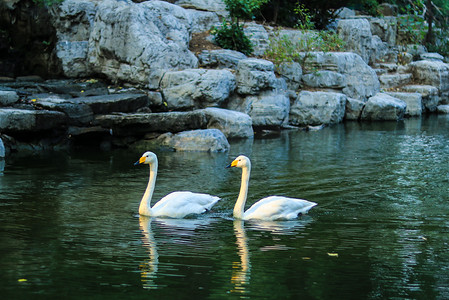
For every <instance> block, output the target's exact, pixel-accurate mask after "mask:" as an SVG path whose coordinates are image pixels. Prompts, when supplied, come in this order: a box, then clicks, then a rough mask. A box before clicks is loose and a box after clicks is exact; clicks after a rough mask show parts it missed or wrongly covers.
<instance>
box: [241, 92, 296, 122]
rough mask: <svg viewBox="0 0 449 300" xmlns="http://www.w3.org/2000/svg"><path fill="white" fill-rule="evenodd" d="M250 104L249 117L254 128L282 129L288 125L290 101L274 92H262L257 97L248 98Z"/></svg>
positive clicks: (283, 95)
mask: <svg viewBox="0 0 449 300" xmlns="http://www.w3.org/2000/svg"><path fill="white" fill-rule="evenodd" d="M246 101H248V102H249V103H251V109H250V111H249V115H250V117H251V119H252V122H253V126H255V127H276V128H279V127H282V126H284V125H287V124H288V114H289V111H290V99H289V98H288V97H287V96H286V95H285V94H282V93H277V92H275V91H271V92H264V93H261V94H259V95H257V96H248V97H246Z"/></svg>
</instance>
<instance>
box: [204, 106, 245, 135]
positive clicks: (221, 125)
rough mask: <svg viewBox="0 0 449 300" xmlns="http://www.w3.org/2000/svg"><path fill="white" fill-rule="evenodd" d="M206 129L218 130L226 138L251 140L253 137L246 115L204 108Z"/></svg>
mask: <svg viewBox="0 0 449 300" xmlns="http://www.w3.org/2000/svg"><path fill="white" fill-rule="evenodd" d="M204 113H205V114H206V118H207V128H208V129H219V130H220V131H221V132H223V134H224V135H225V136H226V137H227V138H228V139H231V138H251V137H253V136H254V132H253V127H252V120H251V118H250V116H248V115H247V114H244V113H241V112H238V111H233V110H228V109H222V108H212V107H210V108H206V109H205V110H204Z"/></svg>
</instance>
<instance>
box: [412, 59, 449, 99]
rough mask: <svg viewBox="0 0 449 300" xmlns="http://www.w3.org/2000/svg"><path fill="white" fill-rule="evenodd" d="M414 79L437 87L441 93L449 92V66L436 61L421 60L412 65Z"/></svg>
mask: <svg viewBox="0 0 449 300" xmlns="http://www.w3.org/2000/svg"><path fill="white" fill-rule="evenodd" d="M412 71H413V79H414V80H415V81H416V82H418V83H420V84H426V85H432V86H434V87H437V88H438V89H439V91H440V93H444V92H447V91H449V64H446V63H444V62H441V61H435V60H420V61H416V62H413V63H412Z"/></svg>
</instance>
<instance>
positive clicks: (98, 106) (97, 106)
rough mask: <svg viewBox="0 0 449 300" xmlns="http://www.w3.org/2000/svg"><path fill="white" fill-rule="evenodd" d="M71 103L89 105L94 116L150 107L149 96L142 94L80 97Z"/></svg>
mask: <svg viewBox="0 0 449 300" xmlns="http://www.w3.org/2000/svg"><path fill="white" fill-rule="evenodd" d="M71 101H73V102H75V103H82V104H86V105H88V106H89V107H90V108H91V109H92V112H93V113H94V114H109V113H112V112H135V111H137V110H138V109H139V108H143V107H148V105H149V100H148V96H147V95H146V94H142V93H140V94H128V93H124V94H111V95H102V96H91V97H78V98H75V99H73V100H71Z"/></svg>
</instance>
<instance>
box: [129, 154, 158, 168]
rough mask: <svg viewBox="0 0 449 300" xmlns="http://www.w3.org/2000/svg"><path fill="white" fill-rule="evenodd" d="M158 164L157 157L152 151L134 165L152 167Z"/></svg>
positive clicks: (143, 155)
mask: <svg viewBox="0 0 449 300" xmlns="http://www.w3.org/2000/svg"><path fill="white" fill-rule="evenodd" d="M155 162H157V156H156V154H154V153H153V152H151V151H147V152H145V153H144V154H142V157H141V158H140V159H139V160H138V161H136V163H135V164H134V165H140V164H147V165H151V164H153V163H155Z"/></svg>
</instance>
